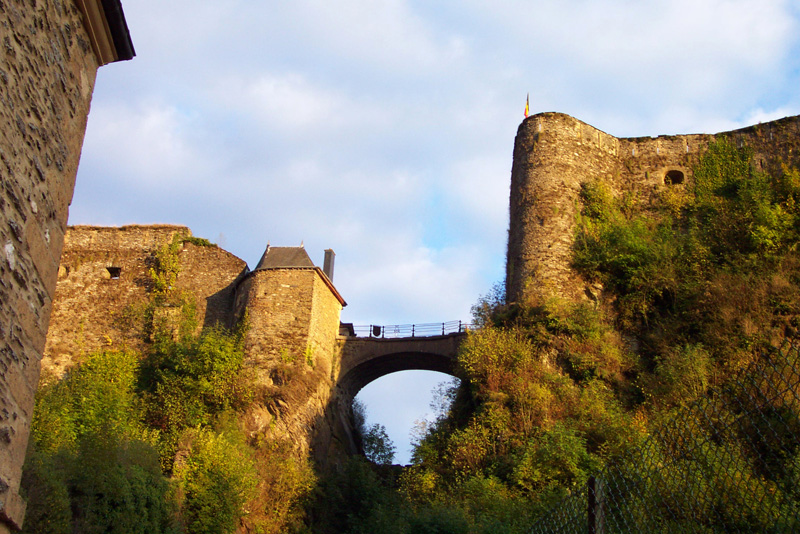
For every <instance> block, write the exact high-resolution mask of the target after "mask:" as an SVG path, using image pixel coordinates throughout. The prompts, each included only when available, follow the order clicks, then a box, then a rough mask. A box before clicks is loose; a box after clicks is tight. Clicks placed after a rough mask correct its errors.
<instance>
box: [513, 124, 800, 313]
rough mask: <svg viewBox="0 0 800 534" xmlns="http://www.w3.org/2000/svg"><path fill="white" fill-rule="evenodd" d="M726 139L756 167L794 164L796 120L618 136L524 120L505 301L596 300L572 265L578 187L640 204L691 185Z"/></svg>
mask: <svg viewBox="0 0 800 534" xmlns="http://www.w3.org/2000/svg"><path fill="white" fill-rule="evenodd" d="M715 138H727V139H729V140H730V141H731V142H733V143H735V144H736V145H737V146H740V147H748V148H750V149H751V150H752V151H753V164H754V165H755V167H756V169H758V170H769V171H771V172H780V169H781V165H782V164H791V165H797V163H798V156H799V155H800V116H795V117H786V118H784V119H780V120H777V121H773V122H769V123H764V124H758V125H756V126H750V127H747V128H742V129H740V130H734V131H730V132H723V133H718V134H714V135H704V134H691V135H664V136H659V137H638V138H616V137H614V136H611V135H609V134H607V133H604V132H602V131H600V130H598V129H597V128H594V127H592V126H590V125H588V124H586V123H584V122H581V121H579V120H577V119H575V118H573V117H570V116H568V115H564V114H561V113H540V114H537V115H533V116H531V117H528V118H527V119H525V121H523V123H522V124H521V125H520V127H519V129H518V131H517V137H516V140H515V143H514V163H513V167H512V171H511V194H510V203H509V207H510V225H509V231H508V253H507V256H506V262H507V263H506V299H507V301H508V302H517V303H520V304H529V305H530V304H537V303H541V302H542V301H543V300H545V299H547V298H549V297H560V298H566V299H570V300H582V299H586V298H589V295H592V296H594V295H595V293H596V291H597V289H598V288H595V287H590V286H589V285H588V284H586V282H585V281H584V280H582V279H581V278H580V277H579V276H578V275H577V274H576V273H575V272H574V271H573V270H572V269H571V267H570V259H571V256H572V245H573V242H574V233H575V220H576V215H577V214H578V213H579V212H580V208H581V206H580V195H579V194H580V190H581V186H582V185H583V184H585V183H587V182H589V181H592V180H603V181H605V183H606V184H607V185H608V186H609V188H610V189H611V191H612V193H614V194H616V195H620V194H622V193H623V192H626V191H629V192H635V193H636V195H637V197H638V198H639V199H640V201H642V202H649V201H651V200H654V199H656V198H657V195H658V193H659V191H661V190H663V189H664V188H666V187H680V188H687V187H691V184H692V182H693V175H692V169H693V166H694V165H695V164H696V163H697V161H698V158H699V156H700V155H701V154H702V152H703V150H705V149H706V147H707V146H708V143H709V142H710V141H712V140H714V139H715Z"/></svg>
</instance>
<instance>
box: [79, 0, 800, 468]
mask: <svg viewBox="0 0 800 534" xmlns="http://www.w3.org/2000/svg"><path fill="white" fill-rule="evenodd" d="M123 8H124V11H125V16H126V19H127V22H128V26H129V29H130V32H131V37H132V40H133V43H134V47H135V49H136V53H137V56H136V57H135V58H134V59H133V60H132V61H127V62H120V63H115V64H110V65H107V66H104V67H102V68H101V69H100V70H99V72H98V77H97V83H96V87H95V92H94V97H93V101H92V109H91V113H90V115H89V121H88V125H87V132H86V138H85V142H84V147H83V153H82V158H81V163H80V167H79V170H78V177H77V186H76V190H75V196H74V199H73V202H72V206H71V210H70V224H93V225H115V226H119V225H124V224H132V223H136V224H147V223H172V224H182V225H186V226H188V227H189V228H191V230H192V232H193V233H194V235H196V236H200V237H205V238H207V239H210V240H211V241H213V242H215V243H217V244H219V245H220V246H221V247H223V248H224V249H226V250H228V251H230V252H232V253H233V254H235V255H237V256H238V257H240V258H242V259H243V260H245V261H246V262H247V263H248V264H249V265H250V267H251V268H252V267H254V266H255V264H256V263H257V262H258V259H259V258H260V256H261V254H262V253H263V251H264V249H265V247H266V245H267V243H270V244H272V245H273V246H297V245H300V243H303V244H304V246H305V248H306V250H307V251H308V252H309V255H310V256H311V259H312V260H314V261H315V263H317V264H318V265H321V264H322V259H323V250H324V249H326V248H332V249H333V250H334V251H335V252H336V254H337V256H336V263H335V276H334V284H335V285H336V287H337V289H338V290H339V292H340V293H341V294H342V296H343V297H344V299H345V300H346V301H347V303H348V306H347V307H346V308H345V309H344V311H343V312H342V320H343V321H345V322H352V323H355V324H357V325H368V324H408V323H432V322H443V321H451V320H469V318H470V313H469V310H470V306H471V305H472V304H474V303H475V302H476V300H477V299H478V298H479V297H480V296H481V295H483V294H486V293H488V292H489V291H490V289H491V287H492V286H493V285H494V284H495V283H497V282H501V281H502V279H503V272H504V262H505V247H506V233H507V229H508V194H509V181H510V171H511V164H512V152H513V146H514V136H515V134H516V131H517V127H518V126H519V124H520V122H521V121H522V119H523V111H524V106H525V99H526V95H528V94H530V105H531V113H538V112H543V111H557V112H562V113H567V114H569V115H572V116H574V117H577V118H579V119H581V120H583V121H585V122H587V123H589V124H591V125H592V126H595V127H597V128H599V129H601V130H603V131H605V132H607V133H609V134H611V135H614V136H617V137H633V136H655V135H660V134H685V133H714V132H718V131H724V130H729V129H734V128H738V127H743V126H748V125H750V124H755V123H758V122H765V121H769V120H773V119H777V118H781V117H784V116H788V115H797V114H800V0H591V1H590V0H528V1H522V0H491V1H490V0H460V1H455V0H325V1H323V0H291V1H276V0H267V1H264V0H262V1H255V0H191V1H189V0H170V1H169V2H165V1H163V0H123ZM445 378H446V377H444V375H439V374H436V373H423V372H406V373H398V374H396V375H391V376H389V377H385V378H383V379H381V380H379V381H376V382H374V383H372V384H370V385H369V386H367V388H365V390H363V391H362V393H361V395H360V398H361V399H362V400H363V401H364V402H365V403H366V404H367V409H368V415H369V422H370V423H375V422H379V423H382V424H385V425H386V427H387V429H388V430H389V435H390V437H391V438H392V440H393V441H394V442H395V444H396V445H397V446H398V449H400V451H399V452H400V454H399V456H398V459H399V460H400V461H406V460H407V458H408V453H407V442H408V433H409V429H410V427H411V425H412V424H413V421H414V420H415V419H420V418H422V417H424V416H425V415H426V414H431V413H433V410H432V409H430V408H429V407H428V403H429V395H428V394H427V392H429V391H430V390H431V388H432V387H433V386H434V385H435V384H436V383H438V382H441V381H442V380H444V379H445ZM409 398H411V399H412V400H413V401H415V404H413V405H408V403H406V402H405V400H408V399H409Z"/></svg>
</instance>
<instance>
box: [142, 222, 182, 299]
mask: <svg viewBox="0 0 800 534" xmlns="http://www.w3.org/2000/svg"><path fill="white" fill-rule="evenodd" d="M183 240H184V239H183V237H182V236H181V235H179V234H175V235H174V237H173V239H172V241H171V242H170V243H167V244H165V245H163V246H162V247H161V248H159V249H158V250H157V251H156V253H155V255H154V257H153V266H152V267H151V268H150V269H149V270H148V274H149V275H150V280H151V282H152V284H153V290H152V295H153V299H154V301H155V302H156V303H157V304H162V303H163V302H165V301H166V300H167V298H168V296H169V295H170V293H171V291H172V289H173V287H174V286H175V282H176V281H177V280H178V273H179V272H180V270H181V266H180V260H179V259H178V252H179V251H180V248H181V244H182V243H183Z"/></svg>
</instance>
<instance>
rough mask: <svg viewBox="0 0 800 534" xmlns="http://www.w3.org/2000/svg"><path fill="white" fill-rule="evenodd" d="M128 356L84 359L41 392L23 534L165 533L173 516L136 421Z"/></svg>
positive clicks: (133, 360) (149, 436)
mask: <svg viewBox="0 0 800 534" xmlns="http://www.w3.org/2000/svg"><path fill="white" fill-rule="evenodd" d="M137 371H138V360H137V357H136V355H135V354H134V353H132V352H125V351H106V352H99V353H95V354H90V355H89V356H88V357H87V359H86V361H84V362H83V364H82V365H81V366H79V367H78V368H76V369H75V370H73V371H72V372H71V373H70V374H69V375H67V376H66V377H65V378H64V379H62V380H60V381H57V382H56V381H50V382H49V383H48V384H46V385H44V386H43V387H42V389H41V390H40V395H39V397H38V402H37V406H36V411H35V413H34V420H33V425H32V432H31V434H32V450H31V452H30V454H29V456H28V463H27V465H26V467H25V470H24V476H23V488H24V490H25V491H26V493H27V495H28V499H29V505H28V518H27V521H26V523H25V528H26V531H29V532H120V533H122V532H125V533H128V532H131V533H134V532H137V533H138V532H142V533H144V532H148V533H149V532H167V531H168V530H169V529H170V528H171V527H170V524H171V520H172V515H173V510H172V508H171V506H170V501H169V487H168V484H167V481H166V478H165V477H164V476H163V475H162V474H161V469H160V467H159V462H158V454H157V453H156V450H155V448H154V446H153V442H154V441H155V440H156V438H157V436H156V434H155V433H153V432H152V431H149V430H147V429H146V428H145V427H144V425H143V424H142V423H141V407H140V402H139V400H138V398H137V396H136V391H135V385H136V376H137Z"/></svg>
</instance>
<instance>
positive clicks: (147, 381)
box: [140, 328, 252, 465]
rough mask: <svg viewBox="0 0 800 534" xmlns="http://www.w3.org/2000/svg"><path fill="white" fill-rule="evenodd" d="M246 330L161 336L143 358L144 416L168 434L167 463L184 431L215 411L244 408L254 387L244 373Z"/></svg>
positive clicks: (205, 421)
mask: <svg viewBox="0 0 800 534" xmlns="http://www.w3.org/2000/svg"><path fill="white" fill-rule="evenodd" d="M243 336H244V331H243V330H241V329H240V330H238V331H237V332H234V333H232V334H229V333H228V332H226V331H225V330H223V329H221V328H210V329H206V330H204V331H203V332H202V333H201V335H200V336H199V337H197V338H192V337H185V338H182V339H180V340H178V341H175V340H173V339H170V338H164V339H161V340H159V342H158V343H156V344H155V346H154V347H153V351H152V353H151V354H149V355H148V357H147V358H146V359H145V361H144V363H143V368H142V373H141V377H140V387H141V388H142V389H143V390H144V393H145V399H146V406H147V410H146V420H147V422H148V424H149V425H151V426H152V427H154V428H157V429H159V430H161V431H162V432H163V433H165V437H166V436H169V439H168V441H167V442H166V443H164V445H165V446H166V449H165V453H166V454H167V458H165V462H166V465H169V462H170V457H171V455H172V454H173V453H174V446H175V443H176V440H177V437H178V436H179V435H180V433H181V431H183V430H184V429H186V428H190V427H191V428H193V427H196V426H198V425H200V426H203V425H208V424H210V423H211V422H212V421H213V419H214V417H215V416H216V415H217V414H220V413H223V412H225V411H228V410H232V409H233V410H235V409H241V408H243V407H244V406H246V405H248V404H249V403H250V401H251V399H252V387H251V385H250V382H249V380H248V379H247V377H246V376H243V375H242V374H241V372H240V371H241V368H242V361H243V358H244V349H243V339H244V337H243Z"/></svg>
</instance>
